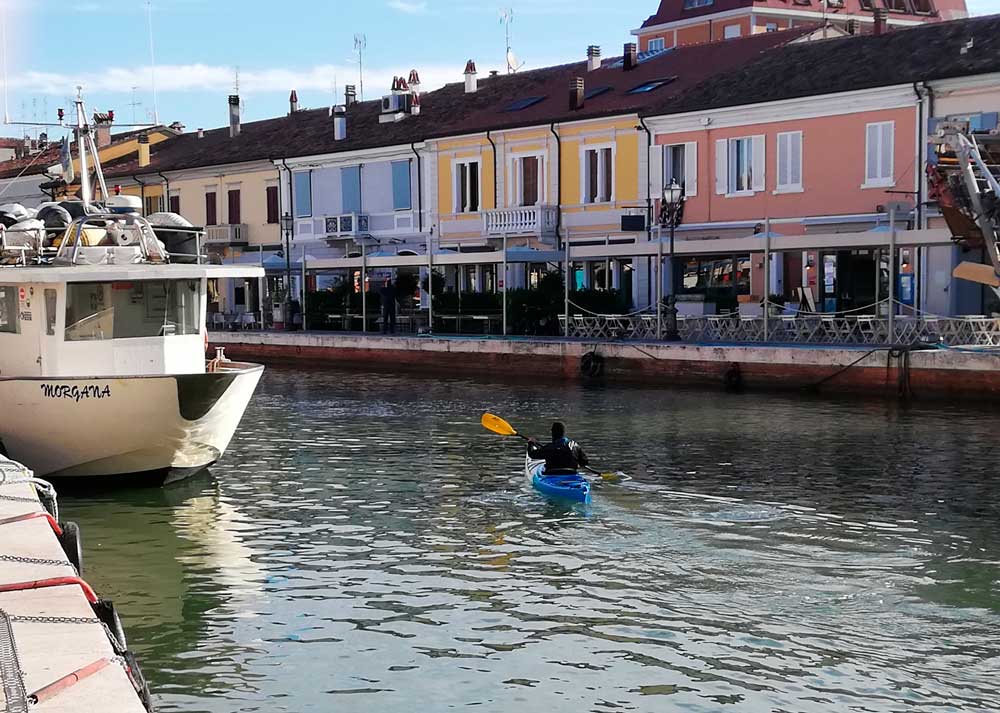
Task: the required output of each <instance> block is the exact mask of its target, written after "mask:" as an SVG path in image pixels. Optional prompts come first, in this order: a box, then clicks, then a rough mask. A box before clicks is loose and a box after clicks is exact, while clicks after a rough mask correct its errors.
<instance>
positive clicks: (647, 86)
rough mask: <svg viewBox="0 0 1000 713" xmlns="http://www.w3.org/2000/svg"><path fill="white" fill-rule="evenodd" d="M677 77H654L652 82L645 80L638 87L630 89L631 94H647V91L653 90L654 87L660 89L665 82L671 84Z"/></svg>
mask: <svg viewBox="0 0 1000 713" xmlns="http://www.w3.org/2000/svg"><path fill="white" fill-rule="evenodd" d="M675 79H677V77H665V78H663V79H654V80H652V81H650V82H644V83H642V84H640V85H639V86H637V87H632V88H631V89H629V90H628V93H629V94H645V93H646V92H651V91H653V90H654V89H659V88H660V87H662V86H663V85H665V84H670V83H671V82H672V81H674V80H675Z"/></svg>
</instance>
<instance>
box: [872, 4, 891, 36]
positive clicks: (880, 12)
mask: <svg viewBox="0 0 1000 713" xmlns="http://www.w3.org/2000/svg"><path fill="white" fill-rule="evenodd" d="M872 14H873V16H874V18H875V27H874V29H873V30H872V34H873V35H875V36H876V37H878V36H879V35H881V34H882V33H883V32H885V21H886V17H887V15H888V14H889V11H888V10H886V9H885V8H884V7H877V8H875V10H874V12H873V13H872Z"/></svg>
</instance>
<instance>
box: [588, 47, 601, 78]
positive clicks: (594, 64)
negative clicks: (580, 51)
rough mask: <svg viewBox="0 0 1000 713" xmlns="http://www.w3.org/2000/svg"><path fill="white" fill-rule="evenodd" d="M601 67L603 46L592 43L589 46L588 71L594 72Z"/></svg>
mask: <svg viewBox="0 0 1000 713" xmlns="http://www.w3.org/2000/svg"><path fill="white" fill-rule="evenodd" d="M600 68H601V48H600V47H598V46H597V45H590V46H589V47H588V48H587V71H588V72H593V71H594V70H595V69H600Z"/></svg>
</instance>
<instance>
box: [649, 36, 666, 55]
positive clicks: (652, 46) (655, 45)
mask: <svg viewBox="0 0 1000 713" xmlns="http://www.w3.org/2000/svg"><path fill="white" fill-rule="evenodd" d="M666 46H667V42H666V40H664V39H663V38H662V37H654V38H653V39H651V40H650V41H649V42H648V43H647V44H646V51H647V52H661V51H662V50H664V49H666Z"/></svg>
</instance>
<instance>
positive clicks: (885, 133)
mask: <svg viewBox="0 0 1000 713" xmlns="http://www.w3.org/2000/svg"><path fill="white" fill-rule="evenodd" d="M894 129H895V122H892V121H880V122H877V123H874V124H868V125H867V126H866V127H865V184H864V185H865V186H866V187H872V186H891V185H893V180H892V155H893V131H894Z"/></svg>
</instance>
